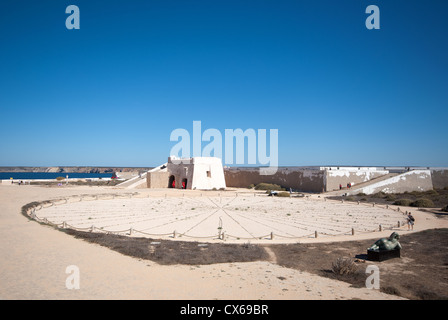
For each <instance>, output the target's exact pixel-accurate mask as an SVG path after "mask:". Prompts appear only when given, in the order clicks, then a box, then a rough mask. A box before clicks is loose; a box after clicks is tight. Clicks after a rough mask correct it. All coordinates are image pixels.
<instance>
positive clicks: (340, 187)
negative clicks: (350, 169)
mask: <svg viewBox="0 0 448 320" xmlns="http://www.w3.org/2000/svg"><path fill="white" fill-rule="evenodd" d="M351 187H352V183H351V182H350V183H347V189H350V188H351ZM339 190H342V184H339Z"/></svg>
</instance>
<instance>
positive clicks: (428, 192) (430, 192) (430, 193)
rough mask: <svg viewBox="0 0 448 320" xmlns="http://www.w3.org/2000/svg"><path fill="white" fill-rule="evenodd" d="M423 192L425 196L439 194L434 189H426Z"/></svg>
mask: <svg viewBox="0 0 448 320" xmlns="http://www.w3.org/2000/svg"><path fill="white" fill-rule="evenodd" d="M425 194H426V195H427V196H438V195H439V193H438V192H437V191H436V190H434V189H432V190H428V191H426V192H425Z"/></svg>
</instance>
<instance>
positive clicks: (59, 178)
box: [56, 177, 65, 181]
mask: <svg viewBox="0 0 448 320" xmlns="http://www.w3.org/2000/svg"><path fill="white" fill-rule="evenodd" d="M56 180H57V181H62V180H65V178H64V177H57V178H56Z"/></svg>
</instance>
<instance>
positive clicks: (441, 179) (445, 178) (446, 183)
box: [431, 168, 448, 189]
mask: <svg viewBox="0 0 448 320" xmlns="http://www.w3.org/2000/svg"><path fill="white" fill-rule="evenodd" d="M431 176H432V184H433V185H434V188H435V189H443V188H446V187H448V169H445V168H442V169H431Z"/></svg>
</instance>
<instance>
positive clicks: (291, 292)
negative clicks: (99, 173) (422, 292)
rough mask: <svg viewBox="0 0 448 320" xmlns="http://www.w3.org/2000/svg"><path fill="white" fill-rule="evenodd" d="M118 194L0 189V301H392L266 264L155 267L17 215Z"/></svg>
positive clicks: (425, 221) (432, 222) (428, 219)
mask: <svg viewBox="0 0 448 320" xmlns="http://www.w3.org/2000/svg"><path fill="white" fill-rule="evenodd" d="M140 191H141V190H139V192H140ZM123 192H129V190H126V191H125V190H122V189H118V188H113V187H63V188H48V187H39V186H1V185H0V256H1V262H0V299H172V300H177V299H188V300H190V299H207V300H208V299H244V300H246V299H353V298H356V299H398V297H396V296H390V295H386V294H383V293H381V292H379V291H378V290H369V289H367V288H361V289H359V288H351V287H350V285H349V284H347V283H344V282H340V281H335V280H331V279H327V278H323V277H319V276H316V275H312V274H309V273H306V272H300V271H297V270H292V269H288V268H284V267H281V266H278V265H276V264H275V263H271V262H251V263H231V264H228V263H227V264H215V265H207V266H181V265H177V266H160V265H157V264H155V263H153V262H150V261H141V260H137V259H134V258H131V257H127V256H124V255H121V254H119V253H117V252H114V251H111V250H109V249H107V248H103V247H100V246H97V245H92V244H89V243H87V242H84V241H82V240H79V239H75V238H73V237H71V236H69V235H67V234H64V233H62V232H59V231H57V230H55V229H53V228H51V227H48V226H43V225H40V224H38V223H36V222H34V221H29V220H28V219H27V218H26V217H24V216H22V215H21V213H20V209H21V207H22V206H23V205H25V204H27V203H29V202H32V201H39V200H48V199H57V198H60V197H68V196H71V195H79V194H98V193H102V194H104V193H123ZM415 216H416V217H417V221H419V223H418V224H417V225H416V227H415V230H416V231H417V230H422V229H425V228H433V227H447V226H446V221H439V220H437V219H435V218H433V217H432V216H431V215H429V214H426V213H423V212H416V213H415ZM441 224H445V225H441ZM402 232H406V231H402ZM388 233H390V232H385V233H384V234H386V235H387V234H388ZM380 235H381V234H380V233H376V234H374V235H373V237H375V238H378V237H379V236H380ZM370 236H371V237H372V235H370ZM355 237H356V236H355ZM360 237H361V236H360ZM363 237H366V235H365V234H364V235H363ZM346 238H347V237H346ZM344 239H345V238H344V237H342V238H337V237H332V240H344ZM346 240H354V237H353V236H350V237H348V238H347V239H346ZM310 241H322V239H319V238H318V239H314V240H313V239H310ZM70 265H75V266H77V267H78V268H79V270H80V289H78V290H76V289H74V290H69V289H67V288H66V279H67V277H69V274H67V273H66V268H67V267H68V266H70Z"/></svg>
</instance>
